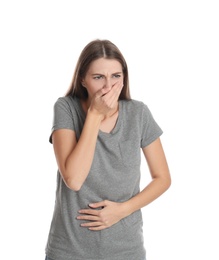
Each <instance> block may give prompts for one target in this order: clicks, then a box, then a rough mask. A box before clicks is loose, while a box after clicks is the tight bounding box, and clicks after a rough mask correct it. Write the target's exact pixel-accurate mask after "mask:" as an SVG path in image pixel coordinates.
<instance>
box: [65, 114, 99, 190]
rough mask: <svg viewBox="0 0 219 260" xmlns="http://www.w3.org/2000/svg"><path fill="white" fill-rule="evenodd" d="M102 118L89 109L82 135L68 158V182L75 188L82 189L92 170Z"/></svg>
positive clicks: (66, 167)
mask: <svg viewBox="0 0 219 260" xmlns="http://www.w3.org/2000/svg"><path fill="white" fill-rule="evenodd" d="M101 120H102V119H101V117H100V116H99V115H95V114H93V113H91V112H90V111H88V113H87V117H86V120H85V123H84V127H83V130H82V133H81V136H80V138H79V140H78V142H77V144H76V146H75V148H74V149H73V151H72V152H71V154H70V155H69V157H68V158H67V160H66V165H65V169H66V172H67V178H66V182H67V184H68V186H69V187H72V188H73V189H74V190H79V189H80V187H81V186H82V184H83V182H84V181H85V179H86V178H87V175H88V173H89V171H90V168H91V165H92V162H93V157H94V153H95V147H96V141H97V136H98V132H99V127H100V123H101Z"/></svg>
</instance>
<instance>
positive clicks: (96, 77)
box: [94, 75, 103, 80]
mask: <svg viewBox="0 0 219 260" xmlns="http://www.w3.org/2000/svg"><path fill="white" fill-rule="evenodd" d="M102 78H103V76H102V75H96V76H94V79H97V80H98V79H102Z"/></svg>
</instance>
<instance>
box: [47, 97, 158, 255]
mask: <svg viewBox="0 0 219 260" xmlns="http://www.w3.org/2000/svg"><path fill="white" fill-rule="evenodd" d="M85 117H86V114H85V112H84V111H83V109H82V107H81V104H80V101H79V99H78V98H75V97H74V98H73V97H71V96H68V97H61V98H59V99H58V100H57V101H56V103H55V105H54V120H53V127H52V132H53V131H55V130H57V129H61V128H65V129H71V130H73V131H75V133H76V137H77V139H78V138H79V137H80V134H81V131H82V128H83V124H84V121H85ZM161 134H162V130H161V129H160V127H159V126H158V125H157V123H156V122H155V120H154V119H153V117H152V114H151V112H150V111H149V109H148V107H147V106H146V105H145V104H144V103H143V102H140V101H136V100H129V101H125V100H120V101H119V116H118V120H117V123H116V125H115V127H114V129H113V130H112V131H111V132H110V133H105V132H102V131H101V130H99V133H98V139H97V143H96V149H95V155H94V159H93V163H92V166H91V169H90V172H89V174H88V177H87V178H86V180H85V182H84V183H83V185H82V187H81V189H80V190H79V191H77V192H76V191H73V190H71V189H69V188H68V187H67V186H66V185H65V183H64V182H63V180H62V178H61V176H60V173H59V171H58V174H57V190H56V201H55V209H54V214H53V219H52V223H51V228H50V232H49V237H48V242H47V246H46V254H47V255H48V256H49V257H50V258H52V259H54V260H142V259H144V257H145V248H144V240H143V222H142V214H141V210H138V211H136V212H134V213H133V214H131V215H129V216H128V217H126V218H124V219H122V220H120V221H119V222H118V223H116V224H115V225H113V226H111V227H109V228H107V229H104V230H102V231H90V230H88V229H87V228H84V227H81V226H80V224H81V223H82V221H80V220H77V219H76V217H77V216H78V210H79V209H84V208H88V204H89V203H92V202H99V201H102V200H110V201H115V202H123V201H127V200H128V199H130V198H132V197H133V196H135V195H136V194H137V193H139V191H140V188H139V184H140V163H141V149H140V148H143V147H145V146H147V145H149V144H150V143H151V142H153V141H154V140H155V139H157V138H158V137H159V136H160V135H161ZM50 142H51V136H50ZM81 163H83V162H81Z"/></svg>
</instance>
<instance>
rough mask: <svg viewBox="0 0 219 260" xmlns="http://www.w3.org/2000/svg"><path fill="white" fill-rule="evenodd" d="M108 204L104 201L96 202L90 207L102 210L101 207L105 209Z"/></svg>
mask: <svg viewBox="0 0 219 260" xmlns="http://www.w3.org/2000/svg"><path fill="white" fill-rule="evenodd" d="M106 204H107V202H106V201H104V200H103V201H100V202H96V203H90V204H89V207H91V208H100V207H105V206H106Z"/></svg>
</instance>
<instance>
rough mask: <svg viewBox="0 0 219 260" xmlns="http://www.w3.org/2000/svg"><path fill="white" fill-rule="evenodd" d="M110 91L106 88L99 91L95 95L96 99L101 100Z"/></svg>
mask: <svg viewBox="0 0 219 260" xmlns="http://www.w3.org/2000/svg"><path fill="white" fill-rule="evenodd" d="M108 92H109V90H108V89H106V88H101V89H100V90H98V91H97V92H96V93H95V97H96V98H100V97H102V96H104V95H105V94H106V93H108Z"/></svg>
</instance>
